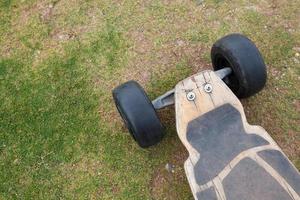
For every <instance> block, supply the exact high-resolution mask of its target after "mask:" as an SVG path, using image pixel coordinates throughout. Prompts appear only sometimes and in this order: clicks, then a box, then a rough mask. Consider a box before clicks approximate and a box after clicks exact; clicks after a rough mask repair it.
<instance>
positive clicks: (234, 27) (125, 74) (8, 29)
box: [0, 0, 300, 199]
mask: <svg viewBox="0 0 300 200" xmlns="http://www.w3.org/2000/svg"><path fill="white" fill-rule="evenodd" d="M299 7H300V1H298V0H289V1H288V0H281V1H279V0H266V1H258V0H251V1H237V0H234V1H222V0H205V1H204V3H203V4H199V2H198V1H196V0H195V1H192V0H190V1H189V0H183V1H182V0H173V1H168V0H164V1H159V0H154V1H146V0H145V1H144V0H141V1H134V0H128V1H116V0H110V1H109V0H101V1H96V0H88V1H86V0H23V1H17V0H1V1H0V101H1V104H0V180H1V184H0V199H58V198H63V199H87V198H89V199H191V198H192V196H191V193H190V189H189V186H188V183H187V180H186V178H185V174H184V170H183V162H184V160H185V159H186V157H187V153H186V151H185V149H184V147H183V146H182V145H181V143H180V141H179V139H178V138H177V136H176V130H175V119H174V111H173V108H167V109H165V110H163V111H161V112H160V115H161V118H162V121H163V122H164V124H165V126H166V128H167V135H166V137H165V139H164V140H163V141H162V142H161V144H159V145H157V146H155V147H152V148H150V149H146V150H145V149H141V148H139V147H138V146H137V145H136V144H135V142H134V141H133V140H132V139H131V137H130V136H129V134H128V132H127V130H126V129H125V128H124V126H123V124H122V121H121V120H120V117H119V116H118V113H117V111H116V109H115V107H114V105H113V102H112V97H111V90H112V89H113V88H114V87H115V86H117V85H118V84H120V83H122V82H124V81H126V80H130V79H135V80H137V81H139V82H140V83H141V84H142V85H143V86H144V87H145V89H146V90H147V92H148V93H149V95H150V97H151V98H154V97H155V96H157V95H159V94H162V93H163V92H164V91H167V90H169V89H171V88H172V87H173V86H174V85H175V84H176V83H177V81H179V80H181V79H183V78H185V77H187V76H188V75H190V74H192V73H195V72H197V71H198V70H202V69H210V68H211V66H210V47H211V46H212V44H213V42H214V41H215V40H217V39H218V38H220V37H222V36H224V35H225V34H228V33H232V32H240V33H244V34H245V35H247V36H248V37H250V38H251V39H252V40H253V41H254V42H255V43H256V44H257V46H258V47H259V49H260V50H261V52H262V54H263V56H264V58H265V61H266V63H267V65H268V77H269V80H268V84H267V86H266V88H265V90H263V91H262V92H261V93H259V94H258V95H256V96H254V97H251V98H250V99H246V100H243V101H242V102H243V104H244V106H245V111H246V115H247V116H248V120H249V122H250V123H252V124H260V125H262V126H263V127H264V128H265V129H266V130H267V131H268V132H269V133H270V134H271V136H272V137H273V138H274V139H275V140H276V141H277V142H278V144H279V145H280V146H281V147H282V149H283V151H284V152H285V153H286V154H287V155H288V156H289V158H290V159H291V160H292V161H293V162H294V163H295V164H296V166H297V168H298V169H300V148H299V147H300V23H299V18H300V10H299ZM167 163H171V164H174V165H175V169H174V173H169V172H168V171H167V170H166V169H165V165H166V164H167Z"/></svg>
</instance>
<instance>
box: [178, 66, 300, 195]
mask: <svg viewBox="0 0 300 200" xmlns="http://www.w3.org/2000/svg"><path fill="white" fill-rule="evenodd" d="M207 83H209V84H210V85H211V86H212V91H211V92H206V91H205V90H204V86H205V85H206V84H207ZM189 92H193V93H194V94H195V95H196V98H195V99H194V100H192V101H191V100H188V99H187V94H188V93H189ZM175 108H176V126H177V132H178V135H179V138H180V140H181V141H182V143H183V144H184V145H185V147H186V149H187V150H188V152H189V157H188V159H187V160H186V162H185V164H184V167H185V171H186V174H187V178H188V180H189V183H190V186H191V189H192V193H193V195H194V198H195V199H199V200H202V199H203V200H206V199H207V200H212V199H218V200H219V199H222V200H225V199H227V200H256V199H264V200H269V199H272V200H276V199H278V200H279V199H280V200H284V199H292V200H294V199H300V174H299V172H298V171H297V169H296V168H295V167H294V166H293V164H292V163H291V162H290V161H289V160H288V158H287V157H286V156H285V154H284V153H283V152H282V150H281V149H280V147H279V146H278V145H277V144H276V142H275V141H274V140H273V139H272V138H271V137H270V136H269V134H268V133H267V132H266V131H265V130H264V129H263V128H262V127H259V126H251V125H249V124H248V123H247V120H246V117H245V113H244V110H243V107H242V105H241V103H240V101H239V100H238V99H237V97H236V96H235V95H234V94H233V93H232V91H231V90H230V89H229V88H228V87H227V86H226V84H225V83H224V82H223V81H222V80H221V79H220V78H219V77H217V76H216V75H215V73H214V72H212V71H204V72H202V73H199V74H196V75H194V76H192V77H189V78H187V79H185V80H183V81H181V82H179V83H178V84H177V86H176V88H175Z"/></svg>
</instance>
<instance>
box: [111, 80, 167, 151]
mask: <svg viewBox="0 0 300 200" xmlns="http://www.w3.org/2000/svg"><path fill="white" fill-rule="evenodd" d="M112 93H113V98H114V101H115V104H116V107H117V109H118V111H119V113H120V115H121V117H122V118H123V120H124V123H125V125H126V126H127V128H128V130H129V132H130V133H131V135H132V137H133V138H134V139H135V140H136V142H137V143H138V144H139V145H140V146H141V147H142V148H146V147H149V146H152V145H155V144H157V143H158V142H159V141H161V139H162V138H163V136H164V128H163V125H162V124H161V122H160V120H159V118H158V116H157V113H156V110H155V108H154V107H153V105H152V103H151V101H150V100H149V98H148V97H147V95H146V93H145V91H144V90H143V88H142V87H141V86H140V85H139V84H138V83H137V82H135V81H129V82H126V83H124V84H122V85H120V86H118V87H117V88H115V89H114V90H113V92H112Z"/></svg>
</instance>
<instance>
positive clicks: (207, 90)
mask: <svg viewBox="0 0 300 200" xmlns="http://www.w3.org/2000/svg"><path fill="white" fill-rule="evenodd" d="M212 90H213V87H212V85H211V84H209V83H207V84H205V85H204V91H205V92H207V93H211V92H212Z"/></svg>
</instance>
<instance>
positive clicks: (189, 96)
mask: <svg viewBox="0 0 300 200" xmlns="http://www.w3.org/2000/svg"><path fill="white" fill-rule="evenodd" d="M186 98H187V99H188V100H189V101H194V100H195V98H196V95H195V93H194V92H189V93H187V95H186Z"/></svg>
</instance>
